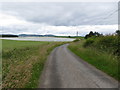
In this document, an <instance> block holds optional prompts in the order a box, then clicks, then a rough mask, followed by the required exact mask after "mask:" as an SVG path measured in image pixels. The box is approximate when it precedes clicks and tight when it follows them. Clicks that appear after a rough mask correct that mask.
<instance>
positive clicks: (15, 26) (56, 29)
mask: <svg viewBox="0 0 120 90" xmlns="http://www.w3.org/2000/svg"><path fill="white" fill-rule="evenodd" d="M0 16H2V17H6V19H5V21H4V18H2V17H1V18H0V19H1V21H0V24H2V26H0V30H2V32H0V33H2V34H8V33H9V34H42V35H44V34H54V35H63V36H75V35H76V32H77V31H78V32H79V35H80V36H84V35H86V34H87V33H89V32H90V31H97V32H100V33H103V34H109V33H114V32H115V31H116V30H117V25H79V26H53V25H48V24H44V23H33V22H28V21H25V20H21V19H19V18H17V17H15V16H11V15H7V14H0ZM10 21H11V22H10ZM13 21H15V22H13ZM3 22H4V23H3Z"/></svg>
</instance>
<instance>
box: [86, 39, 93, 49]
mask: <svg viewBox="0 0 120 90" xmlns="http://www.w3.org/2000/svg"><path fill="white" fill-rule="evenodd" d="M93 43H94V40H93V39H87V40H86V42H85V43H84V47H87V46H91V45H92V44H93Z"/></svg>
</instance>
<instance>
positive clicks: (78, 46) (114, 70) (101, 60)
mask: <svg viewBox="0 0 120 90" xmlns="http://www.w3.org/2000/svg"><path fill="white" fill-rule="evenodd" d="M84 43H85V40H83V41H80V42H73V43H71V44H70V45H69V47H68V48H69V49H70V50H71V51H72V52H74V53H75V54H76V55H78V56H79V57H80V58H82V59H83V60H85V61H87V62H88V63H90V64H92V65H93V66H95V67H96V68H98V69H100V70H102V71H103V72H105V73H107V74H108V75H110V76H112V77H113V78H115V79H117V80H120V76H119V71H118V66H119V65H118V62H119V61H118V57H117V56H115V55H113V54H110V53H108V52H106V51H104V50H100V49H97V48H95V47H83V46H84Z"/></svg>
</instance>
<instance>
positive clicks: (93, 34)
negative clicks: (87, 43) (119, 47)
mask: <svg viewBox="0 0 120 90" xmlns="http://www.w3.org/2000/svg"><path fill="white" fill-rule="evenodd" d="M93 36H94V37H99V36H102V34H100V33H98V32H94V33H93V32H92V31H90V33H89V34H87V35H86V36H85V39H87V38H90V37H93Z"/></svg>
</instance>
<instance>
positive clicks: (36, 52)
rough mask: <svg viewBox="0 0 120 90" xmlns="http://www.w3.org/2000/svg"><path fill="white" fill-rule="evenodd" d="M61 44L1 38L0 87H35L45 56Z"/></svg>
mask: <svg viewBox="0 0 120 90" xmlns="http://www.w3.org/2000/svg"><path fill="white" fill-rule="evenodd" d="M62 44H64V42H38V41H14V40H2V46H3V47H2V81H3V82H2V87H3V88H37V86H38V84H39V77H40V74H41V72H42V70H43V67H44V63H45V61H46V59H47V56H48V55H49V53H50V52H51V51H52V49H53V48H55V47H57V46H59V45H62Z"/></svg>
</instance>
